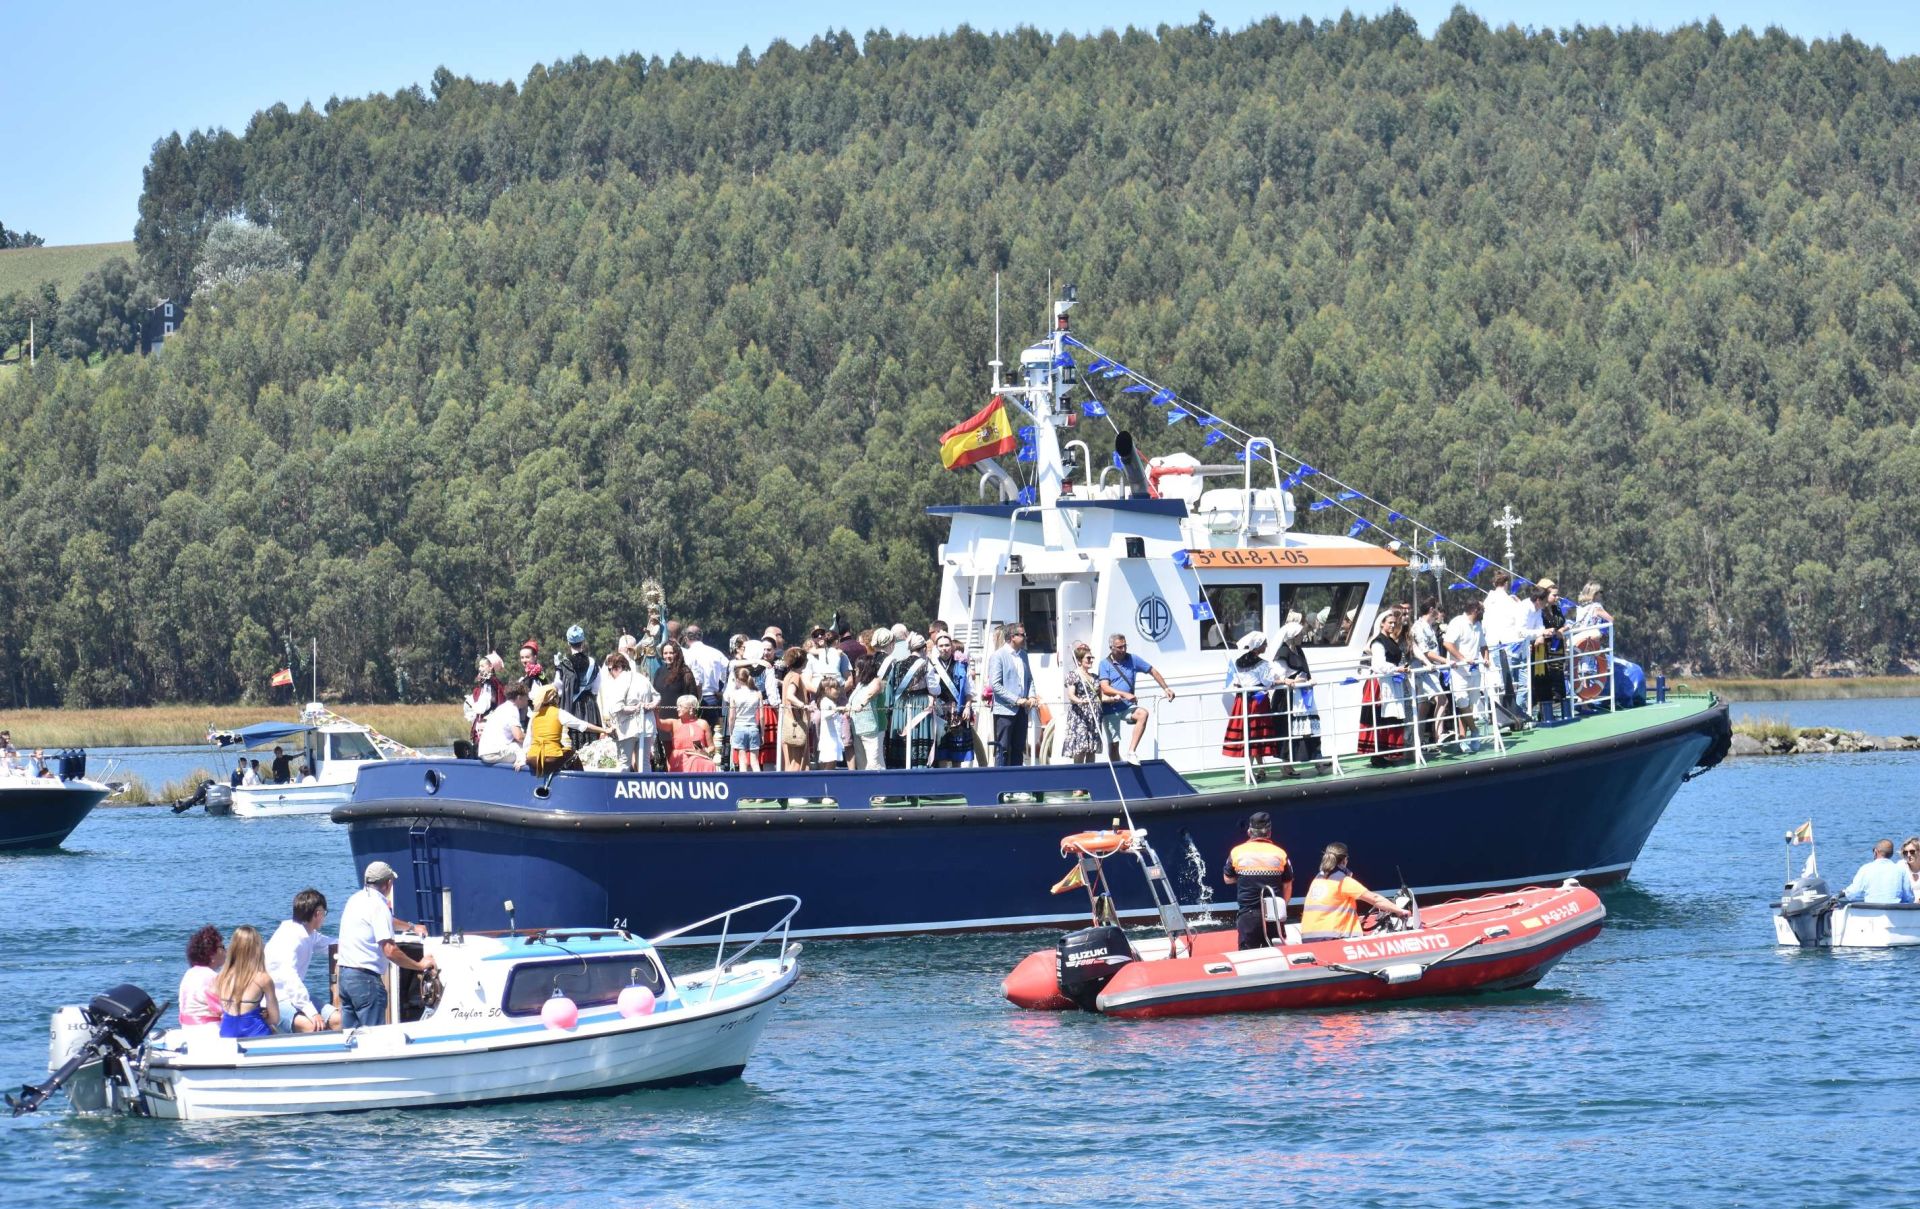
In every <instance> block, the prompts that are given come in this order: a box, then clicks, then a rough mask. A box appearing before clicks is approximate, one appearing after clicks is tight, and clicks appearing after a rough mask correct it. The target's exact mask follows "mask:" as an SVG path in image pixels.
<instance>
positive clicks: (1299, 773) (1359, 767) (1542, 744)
mask: <svg viewBox="0 0 1920 1209" xmlns="http://www.w3.org/2000/svg"><path fill="white" fill-rule="evenodd" d="M1717 701H1718V699H1717V698H1716V697H1715V696H1714V695H1713V694H1712V693H1668V694H1667V699H1666V701H1665V702H1664V703H1661V704H1654V703H1652V702H1648V703H1647V704H1646V705H1643V706H1639V707H1637V708H1634V709H1622V710H1613V711H1603V712H1601V713H1597V714H1588V715H1585V716H1580V717H1576V718H1575V719H1574V720H1573V721H1571V722H1563V723H1559V724H1557V725H1553V726H1538V727H1535V728H1534V729H1532V730H1527V731H1521V732H1519V733H1517V734H1509V735H1507V736H1506V744H1507V751H1506V754H1507V755H1509V756H1512V755H1518V754H1520V753H1522V752H1537V751H1551V750H1553V749H1555V748H1560V747H1572V746H1574V745H1575V744H1578V743H1592V742H1595V741H1597V740H1605V739H1612V738H1616V737H1618V736H1621V735H1630V734H1633V733H1634V732H1635V731H1642V730H1650V729H1652V728H1654V727H1657V726H1662V725H1665V724H1666V723H1669V722H1676V721H1679V720H1681V719H1683V718H1688V717H1692V716H1694V715H1697V714H1702V713H1705V712H1706V711H1707V710H1709V709H1712V708H1713V707H1714V705H1715V704H1716V703H1717ZM1222 758H1223V759H1224V758H1225V757H1222ZM1501 758H1502V757H1501V756H1500V755H1499V753H1497V752H1495V751H1494V750H1493V748H1492V747H1491V746H1489V747H1486V748H1484V749H1483V750H1481V751H1479V752H1476V753H1475V754H1473V755H1465V754H1461V753H1458V752H1451V751H1448V752H1442V751H1439V750H1436V749H1434V748H1428V749H1427V751H1426V760H1427V765H1428V766H1429V767H1434V766H1449V767H1450V766H1453V765H1459V764H1483V763H1486V762H1487V761H1489V760H1497V759H1501ZM1282 767H1283V766H1282V765H1280V764H1276V763H1268V764H1267V765H1265V766H1264V767H1261V768H1258V769H1255V770H1254V771H1255V776H1256V778H1257V779H1258V783H1259V784H1262V785H1270V784H1275V783H1279V782H1282V781H1288V780H1289V778H1287V777H1285V776H1284V775H1283V774H1282ZM1293 767H1294V769H1295V772H1294V775H1293V777H1292V778H1291V779H1290V781H1291V783H1295V784H1303V783H1305V782H1308V781H1317V780H1328V779H1331V778H1332V777H1333V773H1332V771H1331V770H1330V769H1329V770H1327V771H1317V770H1315V769H1313V768H1311V767H1309V766H1308V765H1305V764H1298V765H1294V766H1293ZM1413 767H1415V765H1414V764H1413V763H1412V762H1411V761H1408V762H1407V763H1404V764H1395V765H1393V766H1391V767H1388V768H1376V767H1375V766H1374V765H1373V762H1372V761H1371V760H1369V759H1368V758H1367V757H1365V756H1341V757H1340V778H1339V779H1341V780H1346V779H1348V778H1351V777H1368V776H1381V775H1383V774H1386V773H1395V772H1405V771H1406V770H1407V769H1409V768H1413ZM1186 777H1187V781H1188V782H1189V783H1190V784H1192V786H1193V787H1194V788H1195V789H1196V790H1199V791H1200V792H1202V793H1218V792H1221V791H1224V790H1231V789H1239V788H1242V787H1243V786H1245V785H1246V776H1245V770H1244V769H1243V768H1242V767H1240V766H1238V765H1229V766H1226V767H1222V768H1214V769H1208V770H1207V771H1205V772H1194V773H1188V774H1186Z"/></svg>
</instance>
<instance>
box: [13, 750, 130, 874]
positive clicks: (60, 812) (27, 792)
mask: <svg viewBox="0 0 1920 1209" xmlns="http://www.w3.org/2000/svg"><path fill="white" fill-rule="evenodd" d="M48 759H49V761H50V762H49V763H48V765H47V769H48V772H49V773H50V774H51V775H48V776H40V775H36V774H35V773H34V772H32V771H31V770H30V769H23V768H14V767H12V766H11V765H9V766H8V767H5V768H0V852H16V851H26V850H28V849H34V848H58V847H59V846H60V845H61V844H63V843H65V842H66V839H67V837H68V836H69V835H72V834H73V830H74V828H76V827H78V826H79V825H80V824H81V823H83V822H85V821H86V817H87V816H88V815H89V814H92V813H93V808H94V807H96V806H98V805H99V804H100V803H101V802H104V801H105V800H106V799H107V795H108V794H110V793H112V792H113V790H112V787H111V786H108V785H104V784H102V783H101V782H99V781H95V780H91V779H89V778H88V777H87V758H86V753H84V752H77V751H76V752H70V753H63V754H60V755H57V756H53V757H48Z"/></svg>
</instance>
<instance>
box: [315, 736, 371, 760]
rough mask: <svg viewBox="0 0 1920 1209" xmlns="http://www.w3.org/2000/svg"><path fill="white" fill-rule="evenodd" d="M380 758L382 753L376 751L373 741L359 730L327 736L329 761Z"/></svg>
mask: <svg viewBox="0 0 1920 1209" xmlns="http://www.w3.org/2000/svg"><path fill="white" fill-rule="evenodd" d="M379 758H380V753H379V752H378V751H375V750H374V747H373V741H372V740H370V739H368V738H367V737H366V736H365V735H363V734H361V733H360V732H359V731H357V730H353V731H345V732H342V733H339V734H331V735H328V736H327V759H329V760H378V759H379Z"/></svg>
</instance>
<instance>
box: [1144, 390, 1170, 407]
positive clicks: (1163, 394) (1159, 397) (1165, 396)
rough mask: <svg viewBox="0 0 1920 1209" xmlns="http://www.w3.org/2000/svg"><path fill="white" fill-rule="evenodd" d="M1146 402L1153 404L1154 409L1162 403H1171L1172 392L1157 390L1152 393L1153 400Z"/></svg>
mask: <svg viewBox="0 0 1920 1209" xmlns="http://www.w3.org/2000/svg"><path fill="white" fill-rule="evenodd" d="M1147 402H1149V403H1151V404H1153V405H1154V406H1155V407H1158V406H1160V405H1161V404H1162V403H1171V402H1173V392H1172V391H1170V390H1166V389H1164V388H1163V389H1161V390H1157V391H1155V392H1154V394H1153V398H1151V399H1148V400H1147Z"/></svg>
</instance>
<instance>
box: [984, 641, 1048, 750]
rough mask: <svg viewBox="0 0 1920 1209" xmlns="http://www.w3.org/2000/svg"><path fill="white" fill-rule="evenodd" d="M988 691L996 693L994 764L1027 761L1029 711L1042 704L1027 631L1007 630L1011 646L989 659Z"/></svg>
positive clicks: (994, 703)
mask: <svg viewBox="0 0 1920 1209" xmlns="http://www.w3.org/2000/svg"><path fill="white" fill-rule="evenodd" d="M987 691H989V692H991V693H992V694H993V762H994V763H995V764H999V765H1003V766H1009V765H1015V764H1024V763H1026V760H1027V711H1028V710H1030V709H1032V708H1033V707H1034V706H1036V705H1038V704H1040V699H1039V698H1038V697H1035V696H1034V695H1033V668H1032V667H1031V666H1030V665H1029V664H1028V663H1027V628H1026V627H1025V626H1022V625H1016V626H1014V627H1013V628H1011V629H1009V630H1008V631H1007V644H1006V645H1005V646H1003V647H1001V648H1000V649H999V650H997V651H995V652H994V653H993V658H991V659H989V660H987Z"/></svg>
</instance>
